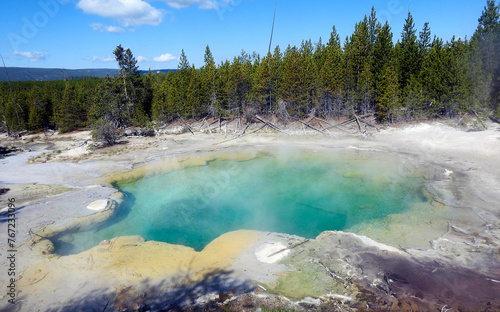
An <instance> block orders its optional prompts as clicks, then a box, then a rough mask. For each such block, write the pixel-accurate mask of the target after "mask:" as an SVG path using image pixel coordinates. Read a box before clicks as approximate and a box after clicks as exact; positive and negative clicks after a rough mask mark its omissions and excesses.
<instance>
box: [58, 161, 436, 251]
mask: <svg viewBox="0 0 500 312" xmlns="http://www.w3.org/2000/svg"><path fill="white" fill-rule="evenodd" d="M402 168H403V166H402V164H399V163H397V162H394V160H393V159H391V160H384V159H382V158H373V157H371V158H365V157H360V156H355V155H341V154H340V155H339V154H322V153H321V154H315V153H306V152H300V153H299V152H296V153H287V154H266V155H260V156H258V157H256V158H254V159H251V160H246V161H233V160H214V161H211V162H209V163H208V164H207V165H205V166H197V167H190V168H185V169H182V170H177V171H173V172H170V173H166V174H161V175H151V176H147V177H145V178H142V179H140V180H137V181H135V182H132V183H126V184H118V185H117V187H118V188H119V190H120V191H121V192H123V193H124V194H126V199H125V201H124V203H123V204H122V206H121V207H120V209H119V213H118V214H117V215H116V217H114V218H112V219H111V220H109V221H107V222H105V224H102V225H100V226H99V227H98V228H97V227H96V228H93V229H89V230H88V231H86V232H78V233H71V234H66V235H64V236H60V237H58V238H56V239H55V240H54V245H55V248H56V253H58V254H72V253H77V252H80V251H84V250H86V249H89V248H91V247H93V246H95V245H97V244H98V243H99V242H100V241H102V240H105V239H111V238H113V237H116V236H123V235H141V236H143V237H144V238H145V239H146V240H155V241H162V242H167V243H172V244H182V245H186V246H190V247H193V248H194V249H196V250H198V251H199V250H202V249H203V248H204V247H205V246H206V245H207V244H208V243H210V242H211V241H212V240H213V239H215V238H217V237H218V236H220V235H221V234H224V233H226V232H229V231H234V230H239V229H252V230H261V231H271V232H279V233H287V234H295V235H298V236H302V237H306V238H314V237H316V236H317V235H318V234H320V233H321V232H323V231H325V230H349V229H351V228H354V227H358V228H359V227H360V226H362V225H363V223H365V222H368V221H371V220H374V219H380V218H385V217H387V216H388V215H391V214H397V213H402V212H404V211H406V210H407V209H409V207H411V206H412V205H414V204H415V203H422V202H427V201H428V198H427V197H426V196H424V194H423V188H424V183H425V180H424V178H422V177H419V176H415V175H409V174H407V171H405V170H402Z"/></svg>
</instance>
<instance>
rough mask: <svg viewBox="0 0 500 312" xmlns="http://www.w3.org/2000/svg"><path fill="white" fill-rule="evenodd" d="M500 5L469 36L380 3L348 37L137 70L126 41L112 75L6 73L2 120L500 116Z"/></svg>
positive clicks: (37, 124)
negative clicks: (380, 12)
mask: <svg viewBox="0 0 500 312" xmlns="http://www.w3.org/2000/svg"><path fill="white" fill-rule="evenodd" d="M499 51H500V13H499V7H498V6H497V5H496V4H495V1H494V0H488V1H487V3H486V5H485V7H484V10H483V13H482V15H481V16H480V17H479V19H478V26H477V29H476V30H475V33H474V34H473V36H472V37H471V38H465V39H464V38H451V39H450V40H449V41H444V40H443V39H441V38H438V37H436V36H433V35H432V30H431V25H429V24H428V23H425V24H424V25H419V28H416V25H415V23H414V21H413V17H412V15H411V13H408V16H407V18H406V20H405V24H404V26H403V29H402V30H401V32H400V33H393V30H392V29H391V27H390V26H389V24H388V23H387V22H385V23H384V22H381V21H379V20H378V19H377V15H376V11H375V9H374V8H372V10H371V13H370V14H369V15H367V16H365V17H364V18H363V20H361V21H359V22H358V23H357V24H356V25H355V29H354V32H353V33H352V34H351V35H350V36H348V37H346V38H345V39H342V38H340V35H339V34H338V32H337V30H336V28H335V26H333V29H332V31H331V35H330V38H328V40H327V41H323V40H322V39H321V38H319V39H318V40H317V41H315V42H313V41H312V40H311V39H307V40H303V41H302V44H301V45H300V46H287V47H285V48H283V47H279V46H276V47H275V48H274V50H272V51H270V52H269V53H267V55H262V56H261V55H258V54H257V53H253V54H249V53H246V52H245V51H242V52H241V54H240V55H238V56H235V57H234V58H233V59H232V60H226V61H224V62H222V63H220V64H216V63H215V62H214V57H213V55H212V53H211V51H210V47H209V46H207V47H206V50H205V53H204V64H203V66H201V67H200V68H195V66H194V65H190V63H189V61H188V57H187V56H186V55H185V53H184V51H182V54H181V55H180V57H179V64H178V67H177V70H175V71H170V72H168V73H163V74H156V73H152V72H151V71H150V72H149V73H148V74H144V75H140V74H139V70H138V66H137V60H136V59H135V57H134V56H133V54H132V52H131V50H130V49H125V48H123V47H122V46H121V45H119V46H117V47H116V49H115V50H114V51H113V53H114V56H115V59H116V61H117V63H118V68H119V69H118V71H117V74H116V76H114V77H109V76H108V77H106V78H88V79H73V80H69V79H67V80H65V81H47V82H35V81H32V82H12V83H9V82H3V83H1V84H0V89H1V92H0V128H2V129H3V130H4V131H8V132H9V134H10V133H18V132H20V131H30V132H37V131H43V130H47V129H54V130H59V131H60V132H68V131H73V130H76V129H84V128H94V129H95V128H102V129H106V127H107V128H110V129H124V128H125V127H129V126H141V127H146V126H147V127H154V126H155V125H160V124H165V123H169V122H172V121H175V120H179V119H182V120H201V119H203V118H210V117H213V118H237V117H239V118H247V119H248V118H249V117H251V116H255V115H257V114H260V115H275V116H279V117H281V118H283V120H286V119H288V118H294V119H301V118H306V117H307V116H311V115H316V116H321V117H322V118H325V119H331V118H343V117H351V116H355V115H358V116H362V115H366V114H374V116H376V118H377V121H378V122H380V123H394V122H398V121H411V120H419V119H424V118H426V119H428V118H453V117H457V116H463V115H465V114H471V115H476V116H478V115H481V116H488V117H491V118H498V116H500V105H499V103H500V53H499Z"/></svg>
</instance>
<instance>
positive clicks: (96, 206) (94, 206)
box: [87, 199, 108, 211]
mask: <svg viewBox="0 0 500 312" xmlns="http://www.w3.org/2000/svg"><path fill="white" fill-rule="evenodd" d="M107 206H108V200H107V199H98V200H96V201H93V202H92V203H90V204H89V205H88V206H87V209H90V210H95V211H101V210H104V209H105V208H106V207H107Z"/></svg>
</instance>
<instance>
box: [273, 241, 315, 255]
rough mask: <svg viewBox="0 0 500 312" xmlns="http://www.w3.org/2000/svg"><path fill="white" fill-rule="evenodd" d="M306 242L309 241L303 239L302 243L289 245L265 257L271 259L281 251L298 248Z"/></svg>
mask: <svg viewBox="0 0 500 312" xmlns="http://www.w3.org/2000/svg"><path fill="white" fill-rule="evenodd" d="M308 241H309V239H308V238H307V239H305V240H303V241H301V242H298V243H296V244H293V245H290V246H288V247H286V248H283V249H281V250H278V251H276V252H273V253H272V254H270V255H269V256H267V257H269V258H270V257H272V256H274V255H277V254H279V253H282V252H283V251H286V250H289V249H293V248H295V247H298V246H300V245H302V244H305V243H307V242H308Z"/></svg>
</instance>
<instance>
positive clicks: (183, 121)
mask: <svg viewBox="0 0 500 312" xmlns="http://www.w3.org/2000/svg"><path fill="white" fill-rule="evenodd" d="M179 118H180V120H181V121H182V123H184V125H185V126H186V127H187V128H188V130H189V132H191V134H192V135H194V132H193V130H191V126H189V125H188V124H187V123H186V121H185V120H184V119H183V118H182V117H181V115H179Z"/></svg>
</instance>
